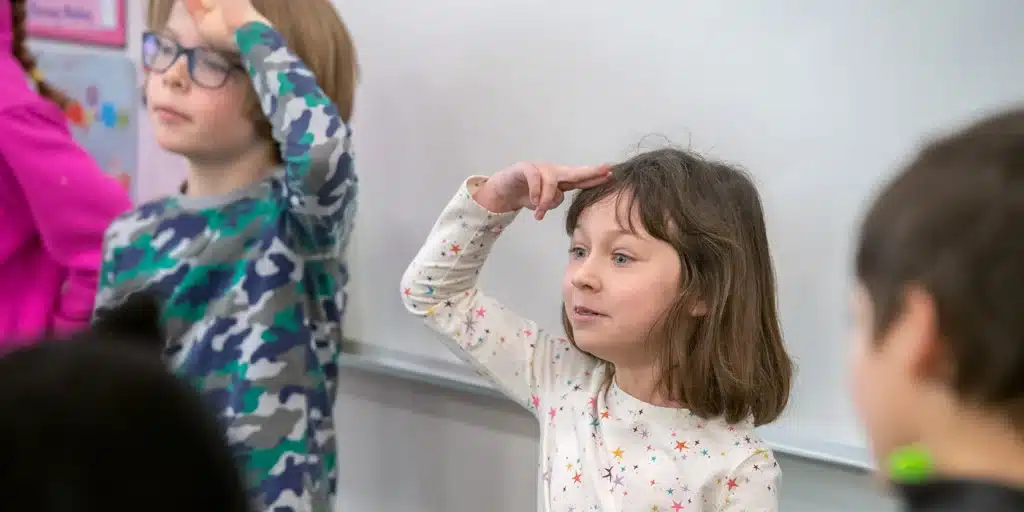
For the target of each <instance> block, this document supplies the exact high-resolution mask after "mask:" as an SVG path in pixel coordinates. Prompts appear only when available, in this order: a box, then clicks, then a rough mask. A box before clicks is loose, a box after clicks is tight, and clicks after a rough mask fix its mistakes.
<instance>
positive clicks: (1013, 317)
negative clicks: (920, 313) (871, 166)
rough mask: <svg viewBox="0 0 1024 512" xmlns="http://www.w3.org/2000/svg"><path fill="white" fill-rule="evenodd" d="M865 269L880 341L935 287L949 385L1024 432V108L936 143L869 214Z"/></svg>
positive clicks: (861, 266) (861, 255) (862, 257)
mask: <svg viewBox="0 0 1024 512" xmlns="http://www.w3.org/2000/svg"><path fill="white" fill-rule="evenodd" d="M856 267H857V268H856V272H857V278H858V279H859V280H860V282H861V283H862V284H863V286H864V288H865V289H866V290H867V293H868V295H869V296H870V299H871V302H872V304H873V309H874V311H873V316H874V326H873V327H874V338H875V339H876V340H882V339H884V337H885V335H886V334H887V333H888V330H889V329H890V328H891V327H892V326H893V324H894V323H895V322H896V321H897V320H898V319H899V317H900V315H901V314H902V313H903V307H904V302H903V300H904V297H905V295H906V293H907V292H908V291H910V289H911V288H917V289H920V290H922V291H924V292H926V293H927V294H928V295H930V296H931V298H932V300H933V301H934V304H935V308H936V319H937V320H936V321H937V323H938V331H939V338H940V342H941V343H943V344H944V345H945V346H944V347H943V349H944V352H945V353H946V359H947V360H948V361H949V368H948V372H949V373H948V375H946V376H945V378H946V380H947V382H945V385H947V386H949V387H950V388H951V389H952V390H953V391H954V392H955V393H956V394H957V395H958V396H959V397H960V398H961V399H962V400H963V401H964V402H965V403H969V404H971V405H972V406H978V407H980V408H982V409H985V410H991V411H995V412H996V413H997V414H1000V415H1003V416H1005V417H1006V419H1007V420H1009V421H1012V422H1013V423H1015V424H1016V425H1017V426H1018V428H1020V430H1021V431H1024V109H1017V110H1013V111H1009V112H1006V113H1002V114H999V115H994V116H992V117H988V118H986V119H983V120H981V121H978V122H976V123H974V124H972V125H971V126H968V127H966V128H964V129H962V130H961V131H959V132H956V133H953V134H951V135H948V136H946V137H944V138H941V139H939V140H936V141H934V142H932V143H931V144H929V145H928V146H926V147H925V148H924V149H923V150H922V151H921V152H920V154H919V155H918V156H917V157H916V159H915V160H914V161H913V162H911V163H910V164H909V165H908V166H907V167H906V168H905V169H904V170H903V171H902V172H901V173H900V174H899V175H898V176H896V177H895V178H894V179H893V180H892V181H891V182H890V183H888V184H887V185H886V186H885V188H884V189H882V191H881V193H880V194H879V196H878V198H877V199H876V200H875V202H874V204H873V205H872V206H871V208H870V210H869V211H868V214H867V215H866V217H865V219H864V222H863V225H862V227H861V233H860V241H859V247H858V249H857V259H856Z"/></svg>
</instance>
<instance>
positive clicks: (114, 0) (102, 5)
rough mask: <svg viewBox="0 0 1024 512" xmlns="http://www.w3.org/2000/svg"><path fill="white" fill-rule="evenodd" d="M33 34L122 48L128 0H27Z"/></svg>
mask: <svg viewBox="0 0 1024 512" xmlns="http://www.w3.org/2000/svg"><path fill="white" fill-rule="evenodd" d="M27 6H28V33H29V35H30V36H31V37H38V38H42V39H52V40H56V41H65V42H70V43H79V44H93V45H102V46H113V47H118V48H123V47H124V46H125V33H126V30H125V24H126V14H125V0H28V2H27Z"/></svg>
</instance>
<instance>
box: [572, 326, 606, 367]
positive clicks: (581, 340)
mask: <svg viewBox="0 0 1024 512" xmlns="http://www.w3.org/2000/svg"><path fill="white" fill-rule="evenodd" d="M588 334H589V333H579V332H574V333H573V342H574V343H576V347H577V348H579V349H580V350H582V351H584V352H586V353H588V354H590V355H592V356H594V357H596V358H598V359H604V360H606V361H607V359H606V358H605V357H603V355H602V354H605V353H607V352H608V350H607V349H606V348H605V347H606V346H607V342H605V341H604V340H599V339H595V338H596V337H595V336H593V335H588Z"/></svg>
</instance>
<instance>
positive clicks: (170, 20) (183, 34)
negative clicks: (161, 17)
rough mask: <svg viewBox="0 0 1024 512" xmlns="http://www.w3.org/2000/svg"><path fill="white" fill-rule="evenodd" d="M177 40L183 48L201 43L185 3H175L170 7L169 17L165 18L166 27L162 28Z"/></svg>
mask: <svg viewBox="0 0 1024 512" xmlns="http://www.w3.org/2000/svg"><path fill="white" fill-rule="evenodd" d="M163 29H164V31H165V32H168V33H170V34H172V35H174V37H176V38H177V39H178V42H179V43H181V44H183V45H185V46H199V45H200V44H201V43H202V40H201V38H200V37H199V30H198V29H197V28H196V23H195V21H193V20H192V16H191V15H189V13H188V10H187V9H186V8H185V2H182V1H180V0H179V1H177V2H174V5H173V6H172V7H171V12H170V15H169V16H168V17H167V26H165V27H163Z"/></svg>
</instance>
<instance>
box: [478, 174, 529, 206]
mask: <svg viewBox="0 0 1024 512" xmlns="http://www.w3.org/2000/svg"><path fill="white" fill-rule="evenodd" d="M491 183H492V181H491V179H490V178H488V179H487V181H485V182H483V183H482V184H480V186H479V187H477V189H476V190H475V191H473V193H472V198H473V201H475V202H476V204H478V205H480V206H482V207H483V208H484V209H486V210H487V211H489V212H491V213H509V212H514V211H516V210H518V209H519V207H518V206H513V205H510V204H508V201H505V199H504V198H502V197H501V195H500V194H499V193H498V190H497V187H495V186H493V185H491Z"/></svg>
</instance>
